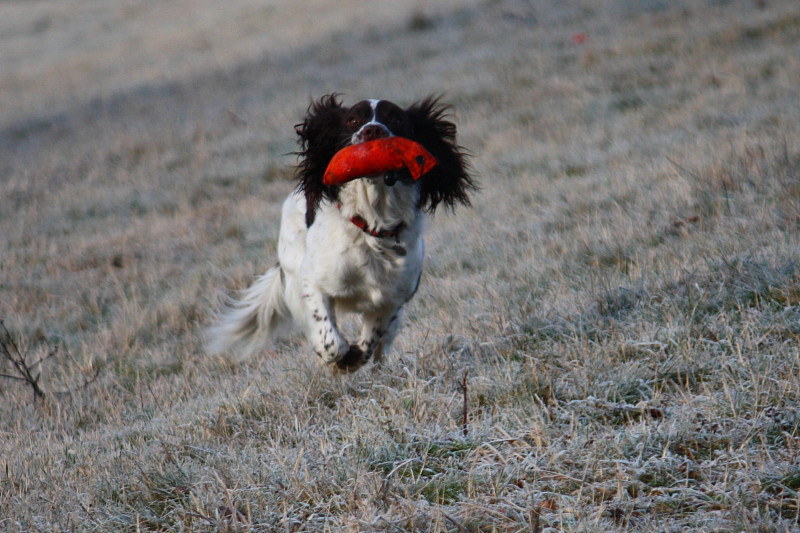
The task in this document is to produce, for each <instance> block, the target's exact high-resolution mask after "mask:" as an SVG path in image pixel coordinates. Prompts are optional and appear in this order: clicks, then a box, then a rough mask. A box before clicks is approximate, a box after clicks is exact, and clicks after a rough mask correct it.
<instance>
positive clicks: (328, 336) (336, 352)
mask: <svg viewBox="0 0 800 533" xmlns="http://www.w3.org/2000/svg"><path fill="white" fill-rule="evenodd" d="M312 342H313V345H314V351H315V352H316V354H317V355H318V356H319V357H320V359H322V361H323V362H324V363H335V362H337V361H341V360H342V358H343V357H346V356H347V353H348V351H349V350H350V344H349V343H348V342H347V340H345V338H344V337H342V336H341V335H340V334H339V332H338V331H336V330H335V329H333V328H331V329H328V330H325V329H320V331H319V332H318V335H316V336H312Z"/></svg>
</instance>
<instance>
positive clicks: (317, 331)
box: [303, 284, 350, 363]
mask: <svg viewBox="0 0 800 533" xmlns="http://www.w3.org/2000/svg"><path fill="white" fill-rule="evenodd" d="M303 299H304V300H305V309H306V324H307V333H308V340H309V341H310V342H311V346H312V347H313V348H314V351H315V352H316V353H317V355H319V356H320V357H321V358H322V360H323V361H324V362H326V363H335V362H337V361H340V360H341V359H342V358H343V357H344V356H345V355H346V354H347V353H348V351H349V350H350V345H349V344H348V342H347V341H346V340H345V339H344V337H342V334H341V333H339V329H338V328H337V327H336V315H335V313H334V311H333V302H332V300H331V298H330V297H328V296H325V295H324V294H322V293H320V292H319V291H315V290H312V289H311V288H310V287H309V286H308V284H304V285H303Z"/></svg>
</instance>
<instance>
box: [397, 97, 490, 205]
mask: <svg viewBox="0 0 800 533" xmlns="http://www.w3.org/2000/svg"><path fill="white" fill-rule="evenodd" d="M448 109H449V106H447V105H445V104H442V103H440V102H439V98H438V97H435V96H429V97H427V98H425V99H424V100H420V101H419V102H416V103H415V104H413V105H411V107H409V108H408V109H406V114H407V115H408V118H409V119H410V120H411V124H412V126H413V128H414V132H413V134H412V139H413V140H415V141H417V142H418V143H420V144H421V145H422V146H424V147H425V148H426V149H427V150H428V151H429V152H430V153H431V154H433V156H434V157H436V160H437V161H438V162H439V164H438V165H436V167H434V168H433V170H431V171H430V172H428V173H427V174H426V175H425V176H423V177H422V178H421V179H420V181H421V190H420V198H419V204H418V205H419V207H420V208H421V209H425V210H426V211H428V212H429V213H433V212H434V211H436V207H437V206H438V205H439V204H440V203H443V204H444V205H445V206H446V207H447V208H449V209H453V208H454V207H455V204H456V203H460V204H464V205H470V201H469V193H470V192H472V191H474V190H476V189H477V186H476V185H475V183H474V181H473V180H472V177H471V176H470V175H469V171H470V170H471V168H470V165H469V162H468V161H467V157H468V153H467V151H466V150H465V149H464V148H463V147H461V146H459V145H458V144H457V143H456V125H455V124H453V123H452V122H450V121H449V120H446V119H445V117H446V116H447V110H448Z"/></svg>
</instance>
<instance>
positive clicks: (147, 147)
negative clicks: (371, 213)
mask: <svg viewBox="0 0 800 533" xmlns="http://www.w3.org/2000/svg"><path fill="white" fill-rule="evenodd" d="M298 6H300V3H298V2H291V1H288V0H274V1H272V2H269V3H265V2H256V1H255V0H242V1H241V2H236V3H225V4H224V5H223V4H222V3H218V2H212V1H211V0H200V1H193V2H188V1H181V0H170V1H163V2H141V1H133V0H125V1H122V2H116V3H113V5H112V4H111V3H108V2H99V1H96V0H77V1H74V2H69V3H63V2H57V1H55V0H39V1H37V2H21V1H10V2H2V3H0V319H1V320H2V321H3V324H4V327H5V328H6V329H7V331H3V330H2V329H0V348H1V349H0V374H2V375H0V529H2V530H4V531H148V530H149V531H153V530H156V531H165V530H178V531H181V530H183V531H204V530H208V531H215V530H231V531H409V530H414V531H428V532H440V531H458V532H464V531H471V532H477V531H533V532H540V531H541V532H544V531H587V532H588V531H591V532H597V531H642V532H653V531H656V532H669V531H686V530H694V531H737V532H738V531H787V532H788V531H795V530H797V529H798V527H799V526H798V515H799V513H800V500H799V499H798V490H800V459H799V455H800V431H799V430H798V425H799V424H800V407H798V406H799V405H800V348H798V339H800V145H799V144H798V138H800V106H799V105H798V91H797V87H800V6H798V5H797V3H796V2H795V1H793V0H765V1H750V0H747V1H745V0H704V1H699V2H689V1H676V2H665V1H657V0H640V1H636V0H615V1H613V2H603V3H597V2H591V1H589V0H575V1H571V2H567V3H565V2H557V1H555V0H543V1H541V2H531V1H525V0H465V1H458V2H457V1H455V0H452V1H441V2H435V3H433V2H424V1H420V2H393V1H391V0H374V1H372V2H357V1H355V0H341V1H339V2H329V1H328V2H326V1H322V0H310V1H308V2H303V3H302V6H301V7H298ZM334 91H335V92H340V93H342V95H343V96H342V98H343V99H344V100H345V101H346V102H349V103H353V102H355V101H357V100H360V99H362V98H387V99H391V100H393V101H396V102H398V103H401V104H410V103H412V102H413V101H414V100H416V99H419V98H422V97H424V96H426V95H428V94H438V93H443V99H444V100H445V101H447V102H449V103H451V104H452V105H453V109H452V119H453V120H454V121H455V122H456V123H457V124H458V127H459V141H460V143H461V144H462V145H464V146H465V147H467V148H468V149H469V150H470V152H471V153H472V154H473V156H472V163H473V167H474V173H475V176H476V178H477V180H478V181H479V183H480V186H481V190H480V191H479V192H478V193H477V194H475V195H474V197H473V206H472V207H471V208H459V209H457V210H456V212H455V213H447V212H444V211H441V212H439V213H437V214H436V216H435V217H433V218H432V219H431V220H430V221H429V224H428V230H427V238H426V245H427V251H428V256H427V260H426V267H425V272H424V274H423V279H422V283H421V286H420V289H419V292H418V294H417V296H416V298H415V300H414V301H413V302H412V303H411V304H410V305H409V308H408V312H407V316H406V324H405V326H404V328H403V330H402V331H401V333H400V335H399V337H398V340H397V342H396V346H395V348H394V350H393V352H392V353H390V354H389V355H388V356H387V357H385V358H384V364H383V365H382V366H381V367H377V368H376V367H372V366H367V367H365V368H364V369H362V370H361V371H359V372H357V373H355V374H353V375H347V376H342V375H335V374H332V373H331V372H330V371H329V370H328V369H327V368H324V367H322V366H320V365H319V364H318V363H317V361H316V358H315V357H314V356H313V355H312V353H311V351H310V349H309V347H308V346H307V345H306V344H305V343H304V342H303V340H302V339H301V338H297V339H294V340H293V341H292V342H290V343H287V344H284V345H280V346H277V347H272V348H265V349H264V350H263V351H262V352H259V353H258V354H256V355H254V356H253V357H251V358H250V359H247V360H244V361H240V360H238V359H236V358H235V357H212V356H209V355H207V354H206V353H205V352H204V349H203V343H202V332H203V329H204V328H205V327H206V326H207V325H208V323H209V321H210V319H211V316H212V310H213V307H214V303H215V301H216V299H217V298H218V297H219V295H220V294H223V293H225V292H230V291H234V290H237V289H240V288H242V287H244V286H245V285H247V284H248V283H249V282H251V281H252V280H253V279H254V277H255V276H256V275H258V274H260V273H262V272H264V271H265V270H266V269H267V268H268V267H269V266H271V265H272V264H273V262H274V260H275V245H276V239H277V234H278V220H279V214H280V205H281V202H282V200H283V198H284V197H285V196H286V194H288V193H289V192H290V191H291V189H292V187H293V184H292V181H291V177H292V174H293V165H294V164H295V163H296V159H295V156H293V155H292V152H293V151H294V150H296V149H297V145H296V142H295V134H294V125H295V124H296V123H298V122H299V121H300V120H301V119H302V116H303V114H304V112H305V109H306V107H307V106H308V104H309V102H310V99H311V98H312V97H319V96H321V95H323V94H326V93H330V92H334ZM10 358H15V359H16V360H17V361H18V362H20V361H22V362H23V363H25V365H27V366H28V368H29V369H31V370H32V372H31V375H30V376H29V377H28V381H26V380H25V378H24V372H23V370H24V367H22V370H21V368H20V367H15V366H13V364H12V363H11V361H10ZM29 381H33V382H35V383H36V384H37V385H38V386H39V388H40V390H41V393H42V395H43V396H38V395H36V394H35V392H34V388H33V387H32V386H31V384H30V383H29Z"/></svg>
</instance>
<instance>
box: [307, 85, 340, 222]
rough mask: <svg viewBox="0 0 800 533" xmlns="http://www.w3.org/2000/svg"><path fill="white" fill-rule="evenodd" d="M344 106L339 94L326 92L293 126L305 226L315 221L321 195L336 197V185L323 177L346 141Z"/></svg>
mask: <svg viewBox="0 0 800 533" xmlns="http://www.w3.org/2000/svg"><path fill="white" fill-rule="evenodd" d="M346 113H347V108H346V107H344V106H343V105H342V103H341V101H340V100H339V95H338V94H335V93H334V94H328V95H325V96H323V97H322V98H320V99H319V100H317V101H314V102H311V105H309V106H308V109H307V110H306V118H305V120H304V121H303V122H302V123H300V124H297V125H296V126H295V132H297V135H298V137H299V138H298V143H300V151H298V152H295V153H296V154H297V155H299V156H300V163H299V164H298V165H297V169H296V172H295V178H296V179H297V181H298V184H297V187H298V189H299V190H301V191H303V194H305V197H306V225H307V226H311V224H313V223H314V217H315V216H316V212H317V208H319V204H320V202H321V201H322V199H323V198H328V199H331V200H336V199H337V194H338V187H334V186H327V185H324V184H323V183H322V176H323V174H325V169H326V168H327V166H328V163H329V162H330V160H331V158H333V156H334V154H335V153H336V152H338V151H339V150H340V149H341V148H342V147H343V146H345V144H346V140H347V139H346V135H345V134H344V116H345V114H346Z"/></svg>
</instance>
